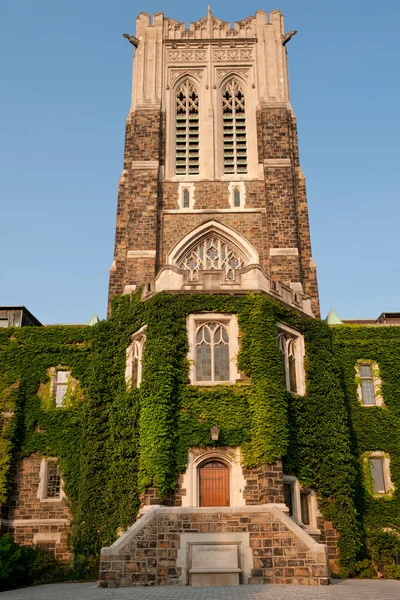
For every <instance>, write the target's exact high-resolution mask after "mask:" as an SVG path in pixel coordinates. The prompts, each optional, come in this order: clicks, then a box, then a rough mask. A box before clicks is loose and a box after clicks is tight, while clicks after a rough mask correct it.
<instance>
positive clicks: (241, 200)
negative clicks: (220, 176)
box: [228, 181, 246, 210]
mask: <svg viewBox="0 0 400 600" xmlns="http://www.w3.org/2000/svg"><path fill="white" fill-rule="evenodd" d="M228 191H229V196H228V202H229V205H230V207H231V209H232V210H240V209H243V208H244V207H245V204H246V185H245V183H244V181H230V182H229V184H228Z"/></svg>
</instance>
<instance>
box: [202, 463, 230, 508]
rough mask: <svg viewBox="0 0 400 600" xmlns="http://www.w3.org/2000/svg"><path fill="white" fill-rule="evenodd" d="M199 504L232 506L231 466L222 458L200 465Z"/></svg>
mask: <svg viewBox="0 0 400 600" xmlns="http://www.w3.org/2000/svg"><path fill="white" fill-rule="evenodd" d="M199 489H200V494H199V505H200V506H230V498H229V467H228V465H227V464H225V463H224V462H222V461H220V460H209V461H207V462H204V463H202V464H201V465H200V467H199Z"/></svg>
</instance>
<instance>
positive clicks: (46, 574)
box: [0, 535, 69, 591]
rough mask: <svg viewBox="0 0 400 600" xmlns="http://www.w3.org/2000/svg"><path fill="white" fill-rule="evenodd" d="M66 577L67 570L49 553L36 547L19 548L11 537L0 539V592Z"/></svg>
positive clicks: (6, 536)
mask: <svg viewBox="0 0 400 600" xmlns="http://www.w3.org/2000/svg"><path fill="white" fill-rule="evenodd" d="M68 575H69V571H68V568H67V567H65V565H61V564H60V563H59V562H58V561H57V560H56V558H55V557H54V555H52V554H50V553H49V552H46V551H45V550H42V549H41V548H38V547H32V546H20V545H19V544H16V543H15V542H14V541H13V538H12V536H11V535H4V536H3V537H1V538H0V591H4V590H9V589H12V588H15V587H21V586H23V585H32V584H39V583H48V582H50V581H63V580H65V579H67V578H68Z"/></svg>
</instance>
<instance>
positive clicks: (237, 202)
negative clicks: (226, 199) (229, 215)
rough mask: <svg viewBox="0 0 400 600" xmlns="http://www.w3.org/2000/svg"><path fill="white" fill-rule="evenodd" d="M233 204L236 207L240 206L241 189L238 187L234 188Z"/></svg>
mask: <svg viewBox="0 0 400 600" xmlns="http://www.w3.org/2000/svg"><path fill="white" fill-rule="evenodd" d="M233 206H234V207H235V208H238V207H240V190H239V189H238V188H235V189H234V190H233Z"/></svg>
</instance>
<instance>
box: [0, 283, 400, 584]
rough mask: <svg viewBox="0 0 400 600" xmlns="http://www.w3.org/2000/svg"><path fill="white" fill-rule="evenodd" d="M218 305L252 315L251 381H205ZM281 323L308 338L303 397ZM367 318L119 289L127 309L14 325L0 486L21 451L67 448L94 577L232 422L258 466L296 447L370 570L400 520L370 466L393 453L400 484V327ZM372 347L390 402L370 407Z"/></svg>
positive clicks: (261, 301) (76, 543)
mask: <svg viewBox="0 0 400 600" xmlns="http://www.w3.org/2000/svg"><path fill="white" fill-rule="evenodd" d="M204 312H215V313H228V314H237V317H238V323H239V329H240V336H241V338H240V352H239V356H238V367H239V369H240V371H241V372H242V373H243V380H242V381H240V382H238V383H236V384H235V385H226V384H221V385H216V386H211V387H196V386H192V385H189V367H190V365H189V362H188V360H187V353H188V339H187V331H186V320H187V317H188V315H190V314H194V313H204ZM277 321H281V322H285V323H287V324H288V325H290V326H292V327H295V328H297V329H298V330H299V331H300V332H302V333H303V335H304V338H305V344H306V374H307V380H306V390H307V391H306V395H305V396H303V397H302V396H296V395H293V394H289V393H288V392H286V390H285V386H284V379H283V374H282V364H281V357H280V353H279V349H278V345H277V340H276V323H277ZM144 325H146V326H147V328H146V344H145V349H144V355H143V378H142V383H141V386H140V388H139V389H133V390H127V386H126V382H125V360H126V348H127V347H128V345H129V343H130V340H131V336H132V334H133V333H135V332H136V331H138V330H139V329H140V328H141V327H143V326H144ZM365 329H367V328H358V329H354V328H349V327H342V326H341V327H335V328H329V327H328V326H327V325H326V324H325V323H323V322H320V321H316V320H313V319H310V318H307V317H304V316H300V315H299V314H297V313H296V312H294V311H292V310H290V309H288V308H284V307H283V306H282V305H280V304H278V303H277V302H274V301H273V300H271V299H270V298H269V297H268V296H265V295H261V294H255V295H246V296H245V295H238V296H228V295H215V296H213V295H186V294H182V295H171V294H157V295H155V296H153V297H152V298H150V299H149V300H147V301H146V302H142V301H141V300H140V294H139V293H138V294H135V295H132V296H120V297H116V298H115V299H114V303H113V314H112V318H111V319H110V320H109V321H107V322H101V323H99V324H98V325H96V326H94V327H44V328H22V329H6V330H0V362H1V364H2V370H1V379H0V409H1V410H3V411H5V412H8V413H9V414H10V415H11V416H10V417H9V418H8V420H7V425H6V426H5V428H4V429H3V432H2V434H1V435H0V451H1V454H0V456H1V459H0V496H1V494H2V497H3V499H4V498H5V496H6V495H7V486H9V485H10V481H11V479H12V476H13V472H14V469H15V465H16V462H17V460H18V459H19V458H21V457H23V456H29V455H30V454H32V453H34V452H40V453H41V454H43V455H47V456H56V457H58V459H59V463H60V465H61V470H62V473H63V480H64V485H65V491H66V494H67V497H68V501H69V506H70V510H71V512H72V515H73V521H72V544H73V550H74V557H75V575H76V576H80V577H82V576H84V575H85V573H86V574H87V573H88V572H89V571H93V570H95V569H96V561H97V558H98V554H99V551H100V548H101V547H102V546H107V545H109V544H111V543H112V542H113V541H114V540H115V538H116V535H117V531H118V530H120V529H122V530H124V529H126V528H127V527H129V526H130V524H132V523H133V522H134V520H135V517H136V513H137V510H138V506H139V495H140V493H141V492H143V491H144V490H145V489H146V488H147V487H148V486H155V487H156V488H157V489H158V493H159V495H160V497H161V498H166V497H167V496H168V495H169V494H170V493H171V492H172V491H173V490H174V488H175V484H176V477H177V475H178V474H179V473H181V472H183V471H184V470H185V469H186V462H187V452H188V449H189V448H190V447H192V446H206V445H211V444H212V442H211V440H210V428H211V427H212V426H213V425H217V426H218V427H219V429H220V437H219V440H218V442H217V444H219V445H226V446H240V447H241V448H242V451H243V457H244V463H245V465H246V466H247V467H249V468H250V467H256V466H260V465H263V464H270V463H273V462H274V461H275V460H276V459H277V458H281V457H283V459H284V465H285V469H286V472H288V473H293V474H295V475H297V476H298V477H299V479H300V481H301V482H302V483H303V485H305V486H310V487H313V488H314V489H315V490H316V493H317V497H318V502H319V506H320V508H321V511H322V513H323V516H324V517H325V518H326V519H329V520H331V521H332V523H333V525H334V527H335V528H336V529H337V530H338V531H339V532H340V540H339V546H340V553H341V574H342V575H348V574H355V575H358V576H369V575H370V573H371V563H370V561H369V560H368V558H367V555H366V553H365V552H366V551H365V533H364V529H363V527H364V524H366V526H367V527H368V528H370V529H371V528H374V529H379V528H382V527H383V526H390V527H393V528H394V529H396V528H398V527H399V525H400V523H399V520H400V517H399V514H400V510H399V504H398V503H399V498H398V494H397V492H395V494H394V496H393V499H390V500H388V499H385V500H383V499H382V498H374V497H372V496H371V494H370V493H368V491H367V489H366V486H365V481H364V478H363V469H362V454H363V453H364V452H367V451H373V450H381V451H384V452H388V453H389V454H390V456H391V466H392V480H393V482H394V484H395V487H396V490H398V489H400V481H399V479H400V473H399V470H400V464H399V462H400V453H399V452H398V448H399V444H398V443H399V435H400V427H399V425H400V423H399V419H400V405H399V402H398V401H397V396H396V394H397V391H396V376H397V373H398V372H399V367H400V365H399V364H397V362H399V359H396V358H394V356H399V357H400V352H397V353H393V346H394V345H396V344H397V346H398V345H399V343H400V337H396V336H395V335H393V334H392V333H391V332H390V329H391V328H381V329H379V328H368V331H367V332H365ZM392 329H393V328H392ZM377 332H381V333H377ZM384 332H385V333H384ZM385 335H386V336H388V337H389V338H390V339H389V342H390V343H387V337H386V338H385ZM374 336H375V337H374ZM390 346H391V347H390ZM393 355H394V356H393ZM360 357H362V359H363V360H371V361H374V362H376V363H378V365H379V368H380V374H381V377H382V379H383V387H382V393H383V397H384V399H385V408H377V407H373V408H367V409H366V408H365V407H361V406H360V405H359V404H358V401H357V394H356V379H355V375H356V374H355V369H354V365H355V363H356V361H357V360H359V359H360ZM57 366H58V367H60V368H61V367H64V368H68V370H70V371H71V373H72V377H73V378H74V381H75V382H77V383H74V385H72V383H71V385H70V387H69V389H68V394H67V400H66V402H65V406H64V407H63V408H56V407H55V406H54V398H53V397H52V394H51V368H54V367H57ZM367 487H368V486H367ZM396 530H397V529H396ZM370 547H371V548H372V546H370ZM389 566H390V565H389ZM368 574H369V575H368Z"/></svg>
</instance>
